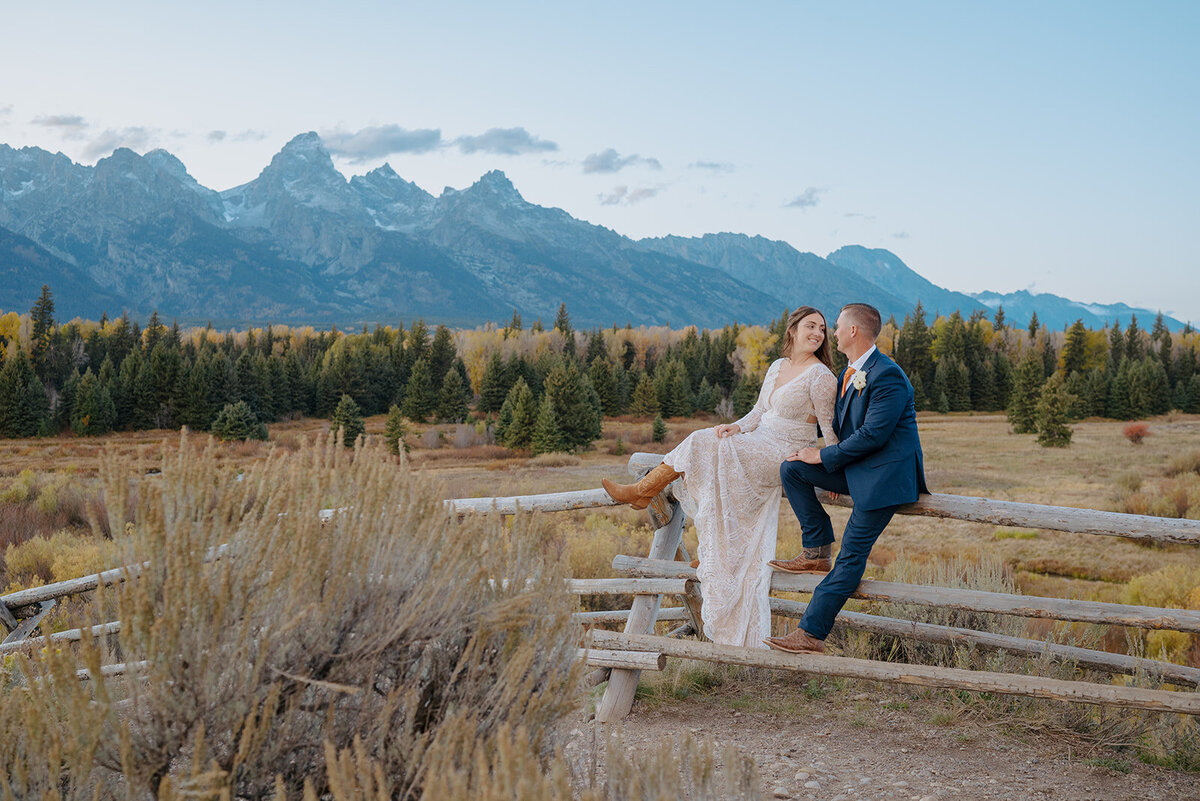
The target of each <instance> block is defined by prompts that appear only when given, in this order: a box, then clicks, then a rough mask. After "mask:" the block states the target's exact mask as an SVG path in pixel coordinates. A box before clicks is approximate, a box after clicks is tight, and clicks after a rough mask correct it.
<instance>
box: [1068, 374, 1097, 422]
mask: <svg viewBox="0 0 1200 801" xmlns="http://www.w3.org/2000/svg"><path fill="white" fill-rule="evenodd" d="M1063 388H1064V389H1065V390H1066V393H1067V397H1068V398H1069V399H1070V401H1071V402H1070V404H1069V405H1068V406H1067V419H1068V420H1082V419H1083V418H1085V417H1087V416H1088V414H1090V412H1091V405H1090V404H1089V403H1088V398H1087V379H1086V378H1085V377H1084V375H1083V373H1079V372H1075V373H1071V374H1070V375H1068V376H1067V379H1066V381H1064V382H1063Z"/></svg>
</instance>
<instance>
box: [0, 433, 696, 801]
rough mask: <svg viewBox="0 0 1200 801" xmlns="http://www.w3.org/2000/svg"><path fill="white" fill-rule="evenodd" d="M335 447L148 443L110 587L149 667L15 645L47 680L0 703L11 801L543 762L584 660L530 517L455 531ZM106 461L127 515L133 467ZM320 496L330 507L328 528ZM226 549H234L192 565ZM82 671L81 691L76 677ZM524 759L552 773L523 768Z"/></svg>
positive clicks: (134, 654)
mask: <svg viewBox="0 0 1200 801" xmlns="http://www.w3.org/2000/svg"><path fill="white" fill-rule="evenodd" d="M339 446H340V443H336V442H335V441H334V439H333V438H332V437H329V438H327V439H325V440H324V442H322V443H313V444H311V445H306V446H305V447H303V448H301V450H300V451H298V452H296V453H291V452H287V451H283V450H279V451H276V452H274V453H272V454H271V455H269V456H268V458H267V459H266V460H265V461H264V462H263V463H260V464H257V465H255V466H253V467H251V468H250V469H249V470H248V471H247V473H246V474H245V475H246V480H244V481H240V482H235V481H232V480H231V478H232V474H231V473H230V471H229V470H227V469H223V468H221V467H220V465H219V463H218V458H217V454H218V451H219V448H217V447H216V446H212V445H210V446H209V447H208V448H207V449H206V450H205V451H204V452H203V453H202V454H200V455H197V454H196V453H195V451H194V450H192V449H191V448H189V447H187V445H186V443H185V444H184V445H183V446H181V447H180V448H179V450H178V451H166V452H164V454H163V459H162V476H161V478H159V479H156V480H155V481H154V482H148V481H142V482H141V483H140V487H139V491H138V502H137V504H136V514H135V522H134V524H133V526H132V532H131V534H130V536H129V537H128V538H125V539H127V540H128V542H126V543H124V544H123V549H122V550H123V553H122V554H121V558H122V560H123V561H126V562H134V561H137V562H141V561H145V565H146V566H145V568H144V569H143V571H142V573H141V574H140V576H139V578H138V579H137V580H136V581H131V582H128V583H126V584H123V585H121V586H120V587H117V588H113V589H111V590H109V591H108V593H109V595H110V596H111V597H115V599H116V602H117V605H118V615H119V619H120V620H121V621H122V628H121V632H120V634H119V651H118V653H119V654H120V657H119V658H120V659H121V660H123V661H127V662H137V661H140V660H147V662H146V666H145V669H144V670H143V671H142V672H140V673H139V674H138V675H137V676H136V677H129V678H126V677H122V676H102V675H99V667H100V666H101V664H102V663H103V662H104V661H106V659H107V660H111V659H112V658H113V657H112V655H111V652H110V650H109V649H107V648H103V647H101V645H100V644H98V643H96V642H94V641H90V640H87V641H84V642H83V643H81V644H79V645H78V646H77V647H78V649H79V650H78V658H76V655H75V653H73V652H72V650H71V649H66V648H64V649H55V650H45V651H40V652H37V653H34V654H32V655H31V656H29V657H24V656H22V657H19V658H18V660H17V662H16V665H15V669H16V670H19V671H20V672H21V673H23V674H24V675H25V677H26V680H27V681H29V682H30V683H36V684H39V685H40V687H41V689H40V691H39V692H38V693H17V694H10V695H7V696H6V698H5V702H4V704H2V705H0V764H4V765H5V766H6V769H7V770H6V773H7V776H6V781H7V782H8V785H7V787H6V790H7V791H8V792H9V793H11V794H12V795H14V796H16V797H22V798H23V797H42V796H44V795H47V794H53V795H55V796H56V797H64V798H79V797H114V796H117V795H120V796H129V797H150V796H155V797H163V798H168V797H170V798H179V797H182V796H183V795H187V794H191V793H199V794H200V795H202V796H204V797H255V798H266V797H278V798H283V797H291V798H298V797H300V795H301V794H302V793H304V794H305V795H306V796H311V797H329V796H330V795H331V794H334V795H335V796H336V797H338V798H355V797H363V798H365V797H367V794H366V793H365V791H364V792H362V793H358V792H353V791H354V789H355V788H356V787H361V785H359V784H358V782H357V781H350V782H348V783H343V784H340V785H338V786H336V787H335V785H334V782H335V781H336V780H337V779H338V778H352V779H353V778H355V777H372V778H378V779H380V780H381V781H380V783H381V785H382V786H381V787H379V788H378V791H379V797H392V798H402V799H409V798H417V797H419V796H420V795H421V794H422V791H423V789H424V787H425V785H426V784H428V786H429V787H430V788H435V787H440V786H441V785H440V782H442V781H443V779H449V778H452V777H454V776H456V775H461V774H462V773H463V772H468V773H469V772H470V771H471V770H472V769H473V768H474V767H475V766H476V765H477V762H476V759H475V758H476V757H477V756H479V755H480V754H491V755H493V756H494V758H497V759H500V758H502V757H503V755H504V754H506V753H509V754H510V753H512V749H509V748H506V746H505V745H503V744H508V745H512V746H513V747H514V748H516V749H518V750H520V752H521V753H522V754H525V755H540V754H545V753H547V752H548V749H549V745H550V743H549V738H550V737H551V734H550V731H551V725H552V724H553V723H554V722H555V721H557V720H558V719H559V718H561V717H562V716H563V715H564V714H565V713H566V712H567V711H569V710H570V709H571V707H572V706H573V703H574V701H573V698H574V696H575V694H574V692H573V691H572V689H573V687H574V686H575V682H576V680H577V678H578V676H579V674H580V670H579V668H577V667H575V664H576V662H575V646H576V638H577V636H578V632H577V629H576V626H575V624H574V623H573V622H572V621H571V612H572V611H573V609H574V606H575V601H574V600H573V598H571V597H570V596H568V594H567V592H566V589H565V586H564V584H563V581H562V573H561V569H560V567H559V566H558V565H557V564H556V563H553V562H548V561H547V560H546V559H545V558H544V557H545V553H544V549H543V543H544V540H545V532H544V530H543V528H542V526H543V525H544V523H543V522H542V519H541V518H539V517H529V516H526V517H521V518H518V519H517V520H516V521H515V522H514V525H513V527H512V528H511V529H505V530H504V531H503V532H498V531H497V530H496V529H495V526H494V521H493V520H491V519H490V518H485V517H479V518H473V517H468V518H466V519H465V520H464V521H462V522H459V521H457V520H456V518H455V517H454V516H453V515H451V514H448V513H447V512H446V510H445V508H444V506H443V504H442V502H441V499H440V497H439V496H438V494H437V492H436V491H435V489H434V488H433V486H432V484H431V483H430V482H428V481H427V480H426V479H425V478H424V477H423V476H421V475H419V474H416V473H413V472H411V471H409V470H406V469H403V468H402V469H400V470H397V469H396V465H395V461H394V460H393V459H391V458H390V457H389V456H388V455H387V454H386V451H385V449H384V448H383V447H382V445H381V444H380V445H368V446H367V447H365V448H364V449H362V450H361V451H359V452H358V454H356V455H354V456H351V455H350V454H349V453H348V452H347V451H345V450H344V449H343V448H341V447H339ZM101 472H102V474H103V475H104V477H105V480H106V492H107V493H108V495H109V497H110V498H112V499H113V502H112V503H111V504H110V505H111V506H112V507H113V508H124V500H125V499H126V498H127V497H128V496H129V493H130V483H131V481H135V480H136V477H137V476H138V474H139V471H138V470H137V469H136V467H135V466H134V465H133V464H132V463H131V462H128V461H125V462H116V461H115V459H114V460H109V462H108V463H106V464H105V465H104V469H102V471H101ZM117 500H120V501H121V502H120V503H118V502H117ZM323 502H326V503H333V504H334V505H339V506H346V507H347V509H346V510H345V511H344V512H343V513H342V514H339V515H336V516H334V517H333V518H332V519H331V520H329V521H328V522H327V523H325V524H322V523H321V521H320V519H319V517H318V514H317V512H318V510H319V508H320V506H321V505H322V503H323ZM115 523H116V521H114V524H115ZM220 543H227V544H228V545H229V547H230V549H231V553H232V554H233V555H235V558H225V559H220V560H217V561H211V562H206V561H205V554H206V552H208V551H209V550H210V549H211V548H213V547H214V546H216V545H218V544H220ZM481 543H484V545H483V546H482V547H481ZM494 576H503V577H507V578H508V579H509V581H508V582H507V583H504V584H501V583H500V582H491V581H489V579H490V578H492V577H494ZM106 654H108V656H107V657H106ZM85 665H86V666H87V667H89V668H90V669H91V670H92V673H93V681H91V682H79V681H77V680H75V679H74V671H75V670H77V669H78V668H79V667H82V666H85ZM6 680H11V674H8V675H7V676H5V675H0V683H2V682H5V681H6ZM118 704H120V707H118V706H117V705H118ZM118 708H119V711H118ZM522 727H523V728H522ZM469 744H470V745H473V746H474V747H467V746H468V745H469ZM476 748H478V749H482V750H480V751H476ZM497 764H498V763H497ZM556 764H557V765H558V766H559V767H558V768H557V770H565V768H563V763H562V762H561V761H560V762H558V763H556ZM522 769H523V770H527V771H530V772H532V773H533V774H534V776H538V777H539V778H540V779H543V780H544V779H545V778H546V775H541V773H542V766H541V763H540V761H539V760H532V761H531V763H530V764H529V765H526V766H524V767H523V768H522ZM485 773H487V774H488V775H482V774H481V775H479V776H478V777H477V782H478V784H479V785H481V786H487V785H489V784H490V783H491V782H500V781H502V779H501V778H500V777H496V776H491V775H490V771H485ZM548 775H549V776H551V777H554V776H556V775H557V774H554V773H550V774H548ZM471 786H474V785H471ZM200 790H203V792H200ZM335 791H336V792H335ZM669 795H671V796H672V797H674V796H675V795H677V794H676V793H670V794H669ZM371 797H376V795H375V793H371ZM480 797H484V796H482V795H481V796H480ZM488 797H490V796H488Z"/></svg>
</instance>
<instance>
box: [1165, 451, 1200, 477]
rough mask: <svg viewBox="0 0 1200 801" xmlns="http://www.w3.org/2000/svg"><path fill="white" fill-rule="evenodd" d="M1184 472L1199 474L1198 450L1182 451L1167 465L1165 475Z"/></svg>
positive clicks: (1199, 458)
mask: <svg viewBox="0 0 1200 801" xmlns="http://www.w3.org/2000/svg"><path fill="white" fill-rule="evenodd" d="M1184 473H1195V474H1196V475H1200V451H1191V452H1190V453H1182V454H1180V455H1179V456H1176V457H1175V458H1174V459H1172V460H1171V461H1170V463H1169V464H1168V465H1167V475H1169V476H1178V475H1181V474H1184Z"/></svg>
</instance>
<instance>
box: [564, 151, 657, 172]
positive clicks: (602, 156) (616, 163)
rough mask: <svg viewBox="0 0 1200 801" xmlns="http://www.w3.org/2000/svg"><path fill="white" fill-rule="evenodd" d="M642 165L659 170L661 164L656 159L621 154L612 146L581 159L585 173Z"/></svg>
mask: <svg viewBox="0 0 1200 801" xmlns="http://www.w3.org/2000/svg"><path fill="white" fill-rule="evenodd" d="M636 166H644V167H649V168H650V169H652V170H661V169H662V164H660V163H659V161H658V159H656V158H650V157H643V156H639V155H638V154H637V153H634V154H633V155H630V156H622V155H621V154H620V153H618V152H617V151H616V150H614V149H613V148H611V147H610V148H608V149H607V150H601V151H600V152H599V153H593V154H591V155H590V156H588V157H587V158H585V159H584V160H583V171H584V172H585V173H593V172H596V173H611V172H620V171H621V170H623V169H625V168H626V167H636Z"/></svg>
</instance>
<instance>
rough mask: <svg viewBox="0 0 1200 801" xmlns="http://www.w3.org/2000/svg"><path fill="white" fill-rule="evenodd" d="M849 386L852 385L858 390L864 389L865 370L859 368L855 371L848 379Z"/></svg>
mask: <svg viewBox="0 0 1200 801" xmlns="http://www.w3.org/2000/svg"><path fill="white" fill-rule="evenodd" d="M850 386H852V387H854V388H855V389H857V390H858V391H859V392H862V391H863V390H864V389H866V388H867V371H866V370H859V371H858V372H857V373H855V374H854V376H853V377H852V378H851V379H850Z"/></svg>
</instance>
